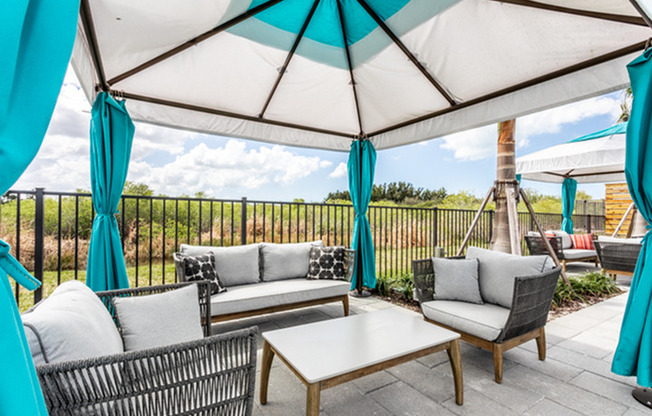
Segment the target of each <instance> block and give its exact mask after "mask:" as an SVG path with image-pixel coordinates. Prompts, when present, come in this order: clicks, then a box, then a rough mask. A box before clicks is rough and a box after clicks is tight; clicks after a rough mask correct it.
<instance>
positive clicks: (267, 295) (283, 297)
mask: <svg viewBox="0 0 652 416" xmlns="http://www.w3.org/2000/svg"><path fill="white" fill-rule="evenodd" d="M350 287H351V283H350V282H347V281H342V280H308V279H305V278H304V279H287V280H277V281H273V282H264V283H255V284H250V285H241V286H233V287H230V288H229V290H228V291H227V292H224V293H220V294H219V295H215V296H212V297H211V313H212V314H213V315H224V314H229V313H237V312H245V311H252V310H257V309H263V308H269V307H271V306H278V305H286V304H290V303H297V302H305V301H310V300H315V299H322V298H328V297H333V296H343V295H346V294H347V293H348V291H349V288H350Z"/></svg>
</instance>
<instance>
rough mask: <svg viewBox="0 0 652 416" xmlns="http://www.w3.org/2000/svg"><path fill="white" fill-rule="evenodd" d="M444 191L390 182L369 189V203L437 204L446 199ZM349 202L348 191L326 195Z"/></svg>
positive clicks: (332, 198) (329, 197) (328, 198)
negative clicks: (429, 202) (430, 202)
mask: <svg viewBox="0 0 652 416" xmlns="http://www.w3.org/2000/svg"><path fill="white" fill-rule="evenodd" d="M446 195H448V193H447V192H446V189H444V188H439V189H432V190H431V189H424V188H415V187H414V185H412V184H411V183H408V182H390V183H384V184H381V185H374V186H373V188H372V189H371V202H378V201H392V202H395V203H397V204H404V203H409V204H410V205H413V204H416V203H421V202H425V201H435V202H439V201H441V200H443V199H444V198H446ZM338 199H339V200H342V199H343V200H348V201H350V200H351V196H350V194H349V191H335V192H331V193H329V194H328V196H327V197H326V200H327V201H328V200H338Z"/></svg>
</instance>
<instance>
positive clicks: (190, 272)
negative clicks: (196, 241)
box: [183, 251, 226, 295]
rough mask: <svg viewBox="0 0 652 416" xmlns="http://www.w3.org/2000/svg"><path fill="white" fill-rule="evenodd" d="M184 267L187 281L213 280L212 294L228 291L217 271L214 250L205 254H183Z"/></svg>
mask: <svg viewBox="0 0 652 416" xmlns="http://www.w3.org/2000/svg"><path fill="white" fill-rule="evenodd" d="M183 268H184V272H185V274H186V281H187V282H194V281H197V280H209V281H210V282H211V295H215V294H217V293H222V292H226V288H225V287H224V285H222V282H220V279H219V277H218V276H217V272H216V271H215V255H214V254H213V252H212V251H209V252H208V253H206V254H204V255H203V256H183Z"/></svg>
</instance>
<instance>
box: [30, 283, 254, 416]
mask: <svg viewBox="0 0 652 416" xmlns="http://www.w3.org/2000/svg"><path fill="white" fill-rule="evenodd" d="M185 285H186V284H174V285H165V286H157V287H152V288H140V289H127V290H118V291H110V292H101V293H98V295H99V296H100V298H101V299H102V301H103V302H104V304H105V305H110V304H111V303H110V298H112V297H115V296H134V295H136V296H138V295H144V294H147V293H161V292H163V291H166V290H170V289H174V288H177V287H180V286H185ZM200 287H202V289H201V290H200V303H201V302H204V303H205V304H206V305H208V306H205V307H203V309H202V317H204V318H205V317H206V316H210V303H209V302H207V301H206V299H209V298H210V294H208V283H207V282H201V284H200ZM110 310H112V308H110ZM206 311H207V312H206ZM206 313H208V314H209V315H205V314H206ZM203 326H204V328H205V330H206V328H208V330H209V331H210V320H208V319H205V322H204V323H203ZM257 334H258V329H257V328H255V327H252V328H248V329H243V330H238V331H233V332H228V333H225V334H221V335H213V336H208V337H205V338H203V339H200V340H197V341H190V342H186V343H181V344H175V345H170V346H165V347H157V348H151V349H146V350H142V351H131V352H125V353H122V354H116V355H110V356H103V357H98V358H93V359H84V360H76V361H69V362H63V363H54V364H45V365H42V366H38V367H37V368H36V371H37V374H38V377H39V381H40V383H41V387H42V390H43V395H44V397H45V404H46V407H47V409H48V413H49V414H50V415H52V416H55V415H66V416H67V415H108V416H131V415H133V416H145V415H152V416H153V415H157V416H159V415H160V416H165V415H228V416H240V415H243V416H247V415H251V414H252V411H253V394H254V388H255V378H256V335H257Z"/></svg>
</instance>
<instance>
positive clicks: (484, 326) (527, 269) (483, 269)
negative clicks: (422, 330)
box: [412, 247, 561, 383]
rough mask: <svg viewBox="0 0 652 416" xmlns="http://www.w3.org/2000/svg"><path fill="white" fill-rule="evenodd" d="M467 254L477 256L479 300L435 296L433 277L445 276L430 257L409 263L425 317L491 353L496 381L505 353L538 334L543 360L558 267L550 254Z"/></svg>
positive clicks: (499, 379) (474, 249)
mask: <svg viewBox="0 0 652 416" xmlns="http://www.w3.org/2000/svg"><path fill="white" fill-rule="evenodd" d="M466 258H470V259H477V260H478V266H477V279H478V281H479V291H480V293H479V295H480V296H481V297H482V301H480V302H479V303H469V302H465V301H460V300H435V298H436V294H435V280H436V279H440V278H441V279H444V278H447V276H441V277H440V276H437V275H436V274H435V270H434V267H433V259H424V260H415V261H413V262H412V270H413V272H414V284H415V289H416V297H417V300H418V301H419V303H420V305H421V309H422V312H423V315H424V319H425V320H426V321H428V322H431V323H434V324H437V325H440V326H442V327H445V328H448V329H451V330H453V331H455V332H458V333H460V334H461V338H462V340H463V341H466V342H469V343H471V344H473V345H475V346H478V347H480V348H483V349H485V350H488V351H490V352H492V353H493V358H494V375H495V381H496V382H497V383H502V378H503V352H505V351H507V350H509V349H511V348H514V347H516V346H518V345H520V344H522V343H524V342H527V341H529V340H532V339H536V341H537V348H538V352H539V359H540V360H544V359H545V357H546V341H545V330H544V327H545V324H546V321H547V317H548V311H549V310H550V305H551V303H552V297H553V295H554V292H555V288H556V286H557V280H558V278H559V275H560V272H561V269H560V268H554V269H553V268H552V266H553V264H552V259H550V258H549V257H548V256H538V257H537V258H535V257H532V256H528V257H520V256H512V255H509V254H504V253H497V252H492V251H489V250H484V249H480V248H477V247H469V248H468V250H467V256H466ZM460 260H462V258H457V259H452V260H451V261H460ZM509 294H511V296H509Z"/></svg>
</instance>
